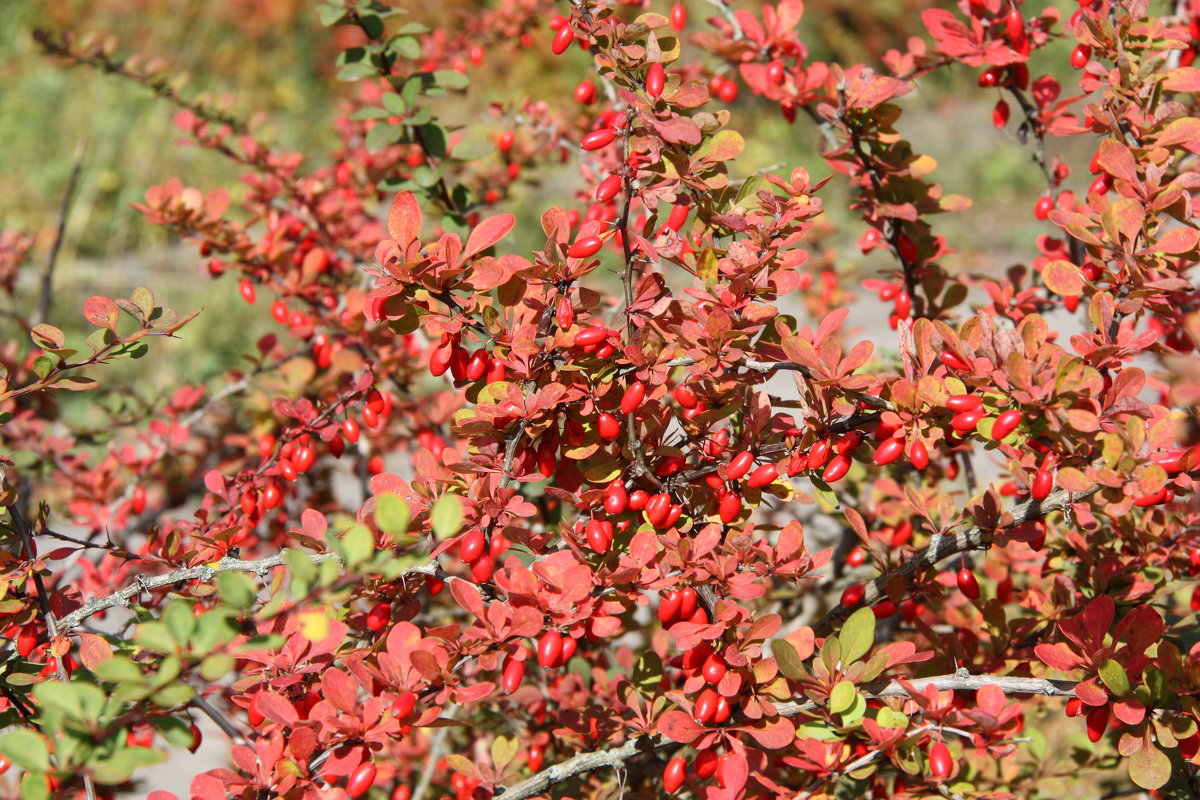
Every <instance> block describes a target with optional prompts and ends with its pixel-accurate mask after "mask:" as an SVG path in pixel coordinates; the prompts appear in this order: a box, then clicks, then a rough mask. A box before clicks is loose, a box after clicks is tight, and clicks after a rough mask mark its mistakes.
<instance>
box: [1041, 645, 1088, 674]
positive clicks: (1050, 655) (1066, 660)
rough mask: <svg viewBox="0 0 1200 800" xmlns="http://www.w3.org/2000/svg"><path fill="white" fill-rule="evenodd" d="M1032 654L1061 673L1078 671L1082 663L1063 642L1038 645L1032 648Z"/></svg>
mask: <svg viewBox="0 0 1200 800" xmlns="http://www.w3.org/2000/svg"><path fill="white" fill-rule="evenodd" d="M1033 652H1034V653H1035V654H1036V655H1037V657H1038V658H1040V659H1041V660H1042V663H1043V664H1045V665H1046V666H1048V667H1053V668H1054V669H1057V670H1060V671H1062V672H1070V671H1071V670H1073V669H1078V668H1079V667H1082V666H1083V663H1084V662H1083V659H1081V658H1080V657H1079V656H1077V655H1075V653H1074V652H1072V650H1071V648H1070V647H1068V646H1067V645H1066V644H1065V643H1063V642H1055V643H1054V644H1039V645H1037V646H1035V647H1034V648H1033Z"/></svg>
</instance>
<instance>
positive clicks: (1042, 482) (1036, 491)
mask: <svg viewBox="0 0 1200 800" xmlns="http://www.w3.org/2000/svg"><path fill="white" fill-rule="evenodd" d="M1053 488H1054V476H1053V475H1052V474H1051V473H1050V470H1048V469H1046V468H1045V467H1039V468H1038V471H1037V472H1035V473H1034V475H1033V483H1032V484H1031V485H1030V489H1029V494H1030V497H1032V498H1033V499H1034V500H1045V499H1046V497H1047V496H1048V495H1049V494H1050V490H1051V489H1053Z"/></svg>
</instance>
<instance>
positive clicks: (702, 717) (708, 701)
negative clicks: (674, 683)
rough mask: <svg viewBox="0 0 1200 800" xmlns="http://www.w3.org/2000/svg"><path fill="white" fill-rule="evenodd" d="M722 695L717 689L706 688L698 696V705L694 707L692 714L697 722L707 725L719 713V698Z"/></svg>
mask: <svg viewBox="0 0 1200 800" xmlns="http://www.w3.org/2000/svg"><path fill="white" fill-rule="evenodd" d="M719 697H720V695H718V694H717V692H716V690H715V689H705V690H704V691H702V692H701V693H700V696H699V697H697V698H696V705H695V706H693V708H692V716H694V717H695V718H696V722H699V723H700V724H701V725H707V724H708V723H710V722H712V721H713V717H715V716H716V714H717V700H718V698H719Z"/></svg>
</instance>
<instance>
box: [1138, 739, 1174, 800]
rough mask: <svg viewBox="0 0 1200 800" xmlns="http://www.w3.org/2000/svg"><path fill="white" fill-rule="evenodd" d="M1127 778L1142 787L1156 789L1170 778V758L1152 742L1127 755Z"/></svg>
mask: <svg viewBox="0 0 1200 800" xmlns="http://www.w3.org/2000/svg"><path fill="white" fill-rule="evenodd" d="M1129 779H1130V780H1132V781H1133V782H1134V783H1136V784H1137V785H1138V786H1140V787H1142V788H1143V789H1158V788H1159V787H1161V786H1164V785H1166V783H1167V781H1169V780H1170V779H1171V759H1170V758H1168V757H1167V754H1166V753H1164V752H1163V751H1161V750H1159V749H1158V748H1157V747H1156V746H1154V745H1153V744H1149V745H1143V746H1142V748H1141V749H1140V750H1138V751H1137V752H1136V753H1134V754H1133V755H1131V756H1130V757H1129Z"/></svg>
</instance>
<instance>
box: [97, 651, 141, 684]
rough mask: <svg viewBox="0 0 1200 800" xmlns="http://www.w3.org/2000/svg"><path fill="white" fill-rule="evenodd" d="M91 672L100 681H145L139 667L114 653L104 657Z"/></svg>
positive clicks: (132, 682) (124, 682)
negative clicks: (111, 655)
mask: <svg viewBox="0 0 1200 800" xmlns="http://www.w3.org/2000/svg"><path fill="white" fill-rule="evenodd" d="M92 672H93V673H94V674H95V675H96V677H97V678H99V679H100V680H102V681H109V682H111V683H123V684H138V683H146V682H147V681H146V675H145V673H144V672H142V669H141V667H139V666H138V665H137V664H135V663H133V661H132V660H130V659H129V658H128V657H126V656H123V655H114V656H113V657H112V658H106V659H104V660H103V661H101V662H100V663H99V664H97V665H96V666H94V667H93V668H92Z"/></svg>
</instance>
